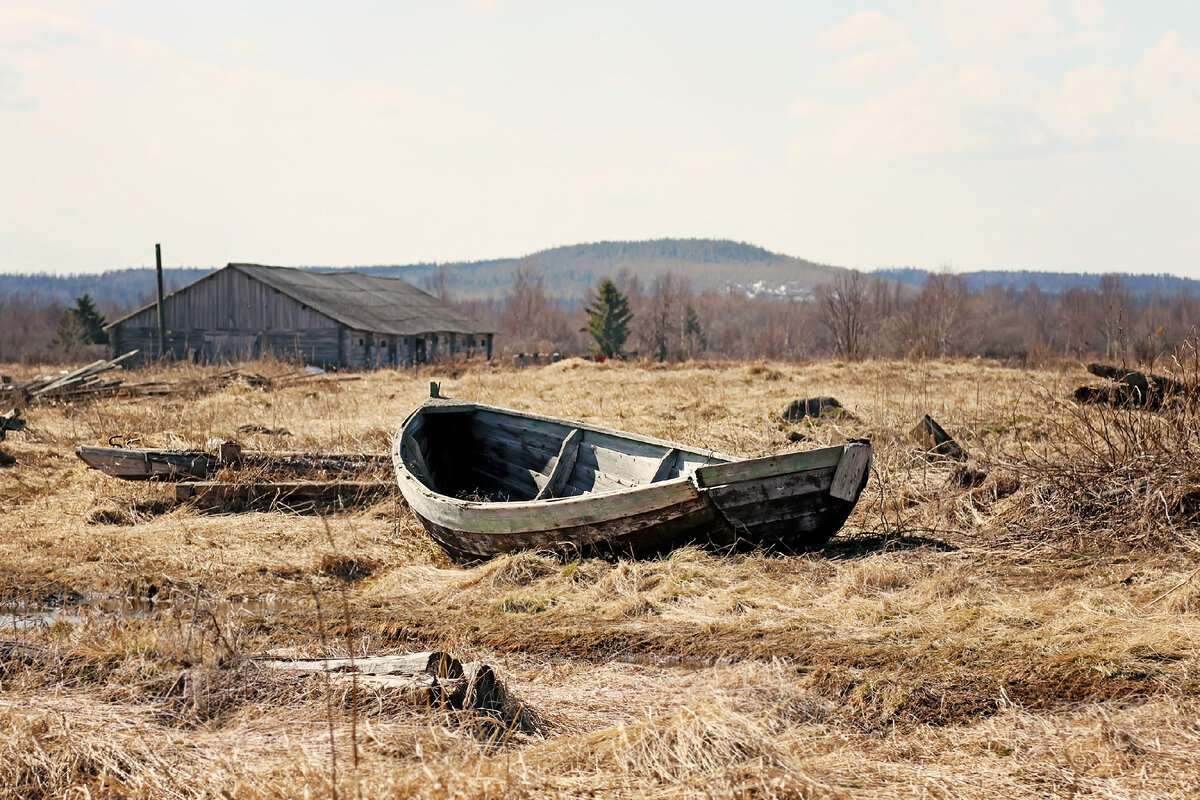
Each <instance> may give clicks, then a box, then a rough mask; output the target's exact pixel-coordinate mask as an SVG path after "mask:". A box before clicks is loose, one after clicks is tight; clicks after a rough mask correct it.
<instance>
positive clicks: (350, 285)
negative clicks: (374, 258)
mask: <svg viewBox="0 0 1200 800" xmlns="http://www.w3.org/2000/svg"><path fill="white" fill-rule="evenodd" d="M225 268H226V269H233V270H237V271H239V272H241V273H243V274H245V275H247V276H249V277H250V278H252V279H254V280H257V281H260V282H261V283H264V284H266V285H267V286H270V287H271V288H273V289H278V290H279V291H280V292H282V293H283V294H285V295H287V296H288V297H291V298H292V299H293V300H296V301H297V302H300V303H303V304H305V305H307V306H308V307H309V308H311V309H313V310H314V311H316V312H318V313H320V314H324V315H325V316H327V317H329V318H330V319H333V320H335V321H337V322H340V323H341V324H343V325H345V326H346V327H348V328H353V329H354V330H359V331H368V332H370V333H383V334H390V335H393V336H412V335H415V334H420V333H464V334H477V333H495V331H492V330H490V329H488V327H487V326H485V325H484V324H483V323H482V322H480V321H479V320H476V319H474V318H472V317H469V316H467V315H466V314H461V313H459V312H458V311H455V310H454V309H453V308H450V307H449V306H448V305H446V304H445V303H444V302H442V301H441V300H439V299H438V298H436V297H434V296H433V295H431V294H429V293H427V292H423V291H421V290H420V289H418V288H417V287H415V286H413V285H412V284H410V283H407V282H405V281H403V280H401V279H400V278H388V277H384V276H381V275H364V274H362V273H361V272H350V271H337V272H313V271H310V270H306V269H295V268H294V267H268V266H263V265H261V264H229V265H228V266H227V267H225ZM213 274H216V273H213ZM200 280H204V278H201V279H200ZM191 285H194V284H189V286H185V287H184V288H182V289H179V290H178V291H177V292H172V294H179V293H182V292H186V291H187V290H188V288H189V287H190V286H191ZM153 307H154V303H151V304H149V305H147V306H145V307H144V308H141V309H139V310H138V311H135V312H133V313H132V314H128V315H126V316H125V317H122V318H121V319H118V320H114V321H113V322H110V323H109V324H108V325H106V326H105V327H106V328H111V327H113V326H115V325H118V324H120V323H122V322H124V321H125V320H127V319H129V318H130V317H133V316H136V315H137V314H140V313H142V312H143V311H145V310H146V309H148V308H153Z"/></svg>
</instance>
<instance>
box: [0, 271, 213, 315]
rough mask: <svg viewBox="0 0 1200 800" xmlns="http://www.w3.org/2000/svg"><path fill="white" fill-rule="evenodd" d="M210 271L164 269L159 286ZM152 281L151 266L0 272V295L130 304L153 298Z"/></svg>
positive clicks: (183, 283)
mask: <svg viewBox="0 0 1200 800" xmlns="http://www.w3.org/2000/svg"><path fill="white" fill-rule="evenodd" d="M210 272H212V269H211V268H207V267H179V268H174V269H172V268H167V269H164V270H163V288H164V289H166V291H168V292H172V291H174V290H176V289H180V288H182V287H184V286H187V285H188V284H189V283H191V282H193V281H196V280H199V279H200V278H202V277H204V276H205V275H207V274H208V273H210ZM154 283H155V280H154V270H153V269H145V268H136V267H135V268H130V269H114V270H109V271H108V272H101V273H96V274H89V275H47V274H44V273H43V274H35V275H4V274H0V295H3V296H6V297H12V296H16V295H20V296H23V297H26V298H28V299H29V300H30V301H31V302H34V303H37V304H40V305H49V304H52V303H57V304H58V305H60V306H68V305H72V304H74V302H75V298H76V297H79V296H81V295H83V294H90V295H91V296H92V297H93V298H94V299H95V300H96V301H97V303H98V304H99V305H101V306H104V307H106V308H134V307H137V306H141V305H145V304H146V303H149V302H152V301H153V300H154V294H155V286H154Z"/></svg>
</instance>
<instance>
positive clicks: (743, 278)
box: [356, 239, 842, 301]
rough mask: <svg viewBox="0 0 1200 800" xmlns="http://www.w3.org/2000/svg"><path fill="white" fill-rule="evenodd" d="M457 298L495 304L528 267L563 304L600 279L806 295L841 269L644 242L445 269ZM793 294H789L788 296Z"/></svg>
mask: <svg viewBox="0 0 1200 800" xmlns="http://www.w3.org/2000/svg"><path fill="white" fill-rule="evenodd" d="M446 266H447V267H448V268H449V273H450V280H451V287H452V290H453V292H454V293H455V295H457V296H459V297H463V298H467V299H476V298H487V297H496V298H499V297H500V296H502V295H503V294H504V292H505V291H506V290H507V288H508V286H509V283H510V281H511V279H512V274H513V270H515V269H517V268H521V267H531V268H533V270H534V271H535V272H537V273H538V274H540V275H541V276H542V278H543V280H544V282H545V287H546V291H547V292H548V293H549V294H550V295H552V296H553V297H556V298H558V299H560V300H568V301H573V300H576V299H579V298H582V297H584V296H585V295H586V294H587V292H588V290H589V289H591V288H592V287H594V286H595V285H596V284H597V283H598V282H599V281H600V280H601V279H602V278H604V277H606V276H607V277H613V278H615V277H616V276H617V275H618V274H619V273H621V272H622V271H626V272H629V273H632V274H634V275H636V276H638V277H639V278H640V279H641V281H642V284H643V286H648V285H649V284H650V283H651V282H652V281H653V280H654V276H656V275H659V274H661V273H664V272H677V273H681V274H683V275H686V276H688V277H689V278H691V279H692V284H693V287H694V288H695V289H696V291H704V290H706V289H716V288H722V287H726V286H729V285H734V286H737V287H742V288H748V289H750V290H751V291H753V289H752V288H750V287H752V285H753V284H755V283H756V282H759V283H761V284H763V285H765V286H767V287H770V289H771V290H775V291H783V292H785V293H790V294H798V295H804V294H807V293H808V292H811V290H812V289H813V287H815V286H817V285H818V284H820V283H824V282H827V281H830V280H832V279H833V277H834V276H835V275H836V274H837V273H839V272H841V271H842V268H841V267H833V266H828V265H824V264H816V263H813V262H812V261H806V260H804V259H802V258H795V257H793V256H785V255H780V254H779V253H772V252H771V251H769V250H765V249H763V248H761V247H756V246H754V245H750V244H743V243H741V242H732V241H728V240H721V239H655V240H652V241H647V242H596V243H593V244H576V245H568V246H566V247H555V248H552V249H549V250H541V251H539V252H537V253H533V254H531V255H528V256H525V257H523V258H502V259H496V260H492V261H472V262H464V263H457V264H448V265H446ZM356 269H357V270H358V271H359V272H371V273H374V274H377V275H395V276H398V277H401V278H404V279H405V280H407V281H409V282H410V283H414V284H417V285H420V284H421V282H422V281H424V280H425V279H426V278H428V277H429V276H431V275H432V274H433V273H434V272H435V271H436V270H437V269H438V265H437V264H415V265H411V266H390V267H365V268H364V267H357V268H356ZM789 290H790V291H789Z"/></svg>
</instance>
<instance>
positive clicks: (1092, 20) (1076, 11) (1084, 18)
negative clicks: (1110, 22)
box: [1071, 0, 1108, 27]
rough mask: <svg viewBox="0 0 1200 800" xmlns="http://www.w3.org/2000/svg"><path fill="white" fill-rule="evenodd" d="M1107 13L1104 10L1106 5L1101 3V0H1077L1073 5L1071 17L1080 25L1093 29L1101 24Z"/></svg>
mask: <svg viewBox="0 0 1200 800" xmlns="http://www.w3.org/2000/svg"><path fill="white" fill-rule="evenodd" d="M1107 13H1108V11H1107V9H1105V8H1104V4H1103V3H1100V2H1099V0H1075V2H1074V3H1072V4H1071V16H1072V17H1074V18H1075V21H1076V22H1078V23H1079V24H1080V25H1084V26H1086V27H1091V26H1092V25H1096V24H1097V23H1099V22H1100V20H1102V19H1104V15H1105V14H1107Z"/></svg>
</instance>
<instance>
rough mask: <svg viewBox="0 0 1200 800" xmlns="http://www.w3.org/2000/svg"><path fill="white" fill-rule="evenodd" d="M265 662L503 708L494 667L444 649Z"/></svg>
mask: <svg viewBox="0 0 1200 800" xmlns="http://www.w3.org/2000/svg"><path fill="white" fill-rule="evenodd" d="M259 663H260V664H261V665H262V666H264V667H266V668H268V669H275V670H282V671H284V672H292V673H296V674H300V675H310V676H317V675H327V676H329V677H331V678H334V679H336V680H342V681H347V680H355V679H357V681H358V682H359V684H363V685H368V686H376V687H379V688H382V689H391V690H399V692H400V693H401V694H404V695H408V696H409V697H410V698H411V700H412V701H413V702H414V703H417V704H422V705H430V706H436V707H440V708H454V709H474V710H498V709H500V708H501V707H502V706H503V705H504V699H505V698H504V690H503V688H502V687H501V685H500V683H499V681H497V680H496V674H495V672H493V670H492V668H491V667H489V666H487V665H486V664H481V663H479V662H477V661H472V662H467V663H465V664H464V663H462V662H461V661H459V660H458V659H457V658H454V657H453V656H451V655H450V654H449V653H444V652H441V651H438V650H431V651H426V652H422V653H406V654H401V655H392V656H370V657H366V658H353V659H350V658H295V659H278V658H267V659H261V660H259Z"/></svg>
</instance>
